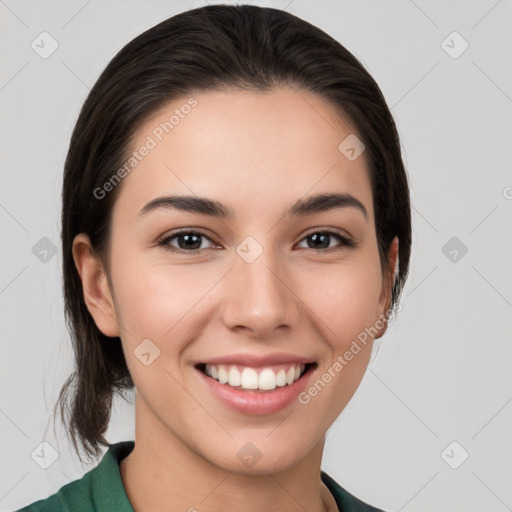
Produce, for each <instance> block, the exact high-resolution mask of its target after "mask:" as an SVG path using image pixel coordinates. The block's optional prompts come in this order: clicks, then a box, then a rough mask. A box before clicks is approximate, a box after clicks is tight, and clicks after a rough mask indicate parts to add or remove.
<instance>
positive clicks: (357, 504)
mask: <svg viewBox="0 0 512 512" xmlns="http://www.w3.org/2000/svg"><path fill="white" fill-rule="evenodd" d="M320 475H321V478H322V482H323V483H324V484H325V485H326V486H327V488H328V489H329V491H331V494H332V495H333V496H334V499H335V500H336V504H337V505H338V509H339V510H340V511H341V512H385V511H384V510H382V509H380V508H375V507H373V506H372V505H368V503H365V502H364V501H361V500H360V499H359V498H356V497H355V496H354V495H352V494H350V493H349V492H348V491H346V490H345V489H343V487H341V485H339V484H338V483H337V482H336V480H334V479H333V478H332V477H330V476H329V475H328V474H327V473H325V472H324V471H321V473H320Z"/></svg>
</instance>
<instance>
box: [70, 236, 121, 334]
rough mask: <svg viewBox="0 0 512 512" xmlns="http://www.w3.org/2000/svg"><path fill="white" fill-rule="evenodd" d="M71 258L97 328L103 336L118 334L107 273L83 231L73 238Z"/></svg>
mask: <svg viewBox="0 0 512 512" xmlns="http://www.w3.org/2000/svg"><path fill="white" fill-rule="evenodd" d="M73 259H74V261H75V266H76V269H77V271H78V274H79V275H80V279H81V281H82V293H83V296H84V301H85V304H86V306H87V309H88V310H89V313H90V314H91V316H92V317H93V319H94V322H95V323H96V325H97V327H98V329H99V330H100V331H101V332H102V333H103V334H104V335H105V336H110V337H115V336H119V334H120V333H119V324H118V321H117V314H116V310H115V306H114V301H113V299H112V294H111V291H110V287H109V284H108V280H107V275H106V273H105V269H104V268H103V264H102V262H101V260H100V258H99V257H98V256H96V255H95V254H94V251H93V249H92V246H91V242H90V239H89V237H88V236H87V235H86V234H85V233H80V234H79V235H77V236H76V237H75V238H74V240H73Z"/></svg>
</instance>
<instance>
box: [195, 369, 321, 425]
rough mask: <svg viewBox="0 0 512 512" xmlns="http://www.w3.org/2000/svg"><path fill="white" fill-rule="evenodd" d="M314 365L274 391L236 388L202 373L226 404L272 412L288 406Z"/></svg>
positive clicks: (247, 410) (246, 410)
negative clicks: (297, 377) (298, 377)
mask: <svg viewBox="0 0 512 512" xmlns="http://www.w3.org/2000/svg"><path fill="white" fill-rule="evenodd" d="M314 369H315V368H314V367H311V368H309V370H308V371H307V372H306V373H305V374H304V375H302V377H301V378H300V379H299V380H296V381H295V382H294V383H293V384H288V385H286V386H281V387H276V389H274V390H272V391H263V392H260V391H253V390H246V391H243V390H241V389H236V388H234V387H232V386H230V385H229V384H221V383H220V382H219V381H218V380H215V379H213V378H212V377H208V376H207V375H205V374H204V373H203V372H202V371H201V370H199V369H197V368H196V371H198V372H199V373H200V375H201V376H202V378H203V380H204V382H205V384H206V385H207V386H208V388H209V389H210V391H211V392H212V393H213V394H214V395H215V396H216V397H217V398H218V399H219V400H220V401H221V402H222V403H224V404H225V405H227V406H228V407H230V408H231V409H234V410H236V411H238V412H242V413H244V414H255V415H264V414H272V413H276V412H278V411H281V410H282V409H285V408H286V407H288V406H289V405H290V404H291V403H292V402H293V401H294V400H295V399H296V398H297V396H298V395H299V394H300V393H301V392H302V391H303V390H304V388H305V387H306V386H307V383H308V381H309V379H310V377H311V374H312V373H313V371H314Z"/></svg>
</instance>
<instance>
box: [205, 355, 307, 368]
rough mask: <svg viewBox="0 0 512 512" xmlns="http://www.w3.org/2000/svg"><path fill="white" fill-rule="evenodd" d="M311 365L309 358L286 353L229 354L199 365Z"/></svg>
mask: <svg viewBox="0 0 512 512" xmlns="http://www.w3.org/2000/svg"><path fill="white" fill-rule="evenodd" d="M285 363H295V364H309V363H314V361H313V360H312V359H310V358H309V357H303V356H298V355H295V354H287V353H284V352H278V353H275V354H268V355H264V356H261V355H256V354H229V355H225V356H219V357H214V358H212V359H207V360H204V361H201V362H200V363H198V364H210V365H217V364H238V365H241V366H251V367H259V366H265V365H273V364H285Z"/></svg>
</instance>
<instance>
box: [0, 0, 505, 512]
mask: <svg viewBox="0 0 512 512" xmlns="http://www.w3.org/2000/svg"><path fill="white" fill-rule="evenodd" d="M210 3H213V2H210ZM227 3H230V2H227ZM247 3H249V2H247ZM252 3H257V4H259V5H267V6H272V7H277V8H281V9H286V10H287V11H289V12H291V13H293V14H296V15H298V16H300V17H302V18H304V19H306V20H308V21H310V22H312V23H313V24H315V25H317V26H319V27H320V28H322V29H323V30H325V31H327V32H328V33H329V34H331V35H332V36H333V37H335V38H336V39H338V40H339V41H340V42H341V43H342V44H343V45H345V46H346V47H347V48H348V49H349V50H350V51H352V52H353V53H354V54H355V55H356V56H357V57H358V58H359V59H361V61H362V62H363V64H364V65H365V66H366V67H367V69H368V70H369V71H370V73H371V74H372V75H373V76H374V78H375V79H376V80H377V82H378V83H379V85H380V87H381V89H382V91H383V93H384V95H385V97H386V100H387V102H388V104H389V106H390V107H391V108H392V113H393V114H394V117H395V120H396V123H397V126H398V129H399V132H400V135H401V137H402V145H403V152H404V160H405V163H406V166H407V168H408V172H409V175H410V179H411V194H412V204H413V235H414V242H413V252H412V262H411V272H410V277H409V280H408V282H407V285H406V287H405V290H404V293H403V295H402V300H401V306H402V309H401V311H400V314H399V316H398V318H397V320H396V321H395V322H394V323H393V324H392V326H391V327H390V329H389V330H388V333H387V334H386V335H385V336H384V337H383V338H382V341H381V344H380V345H376V347H375V351H374V356H376V357H374V359H373V360H372V363H371V365H370V367H369V368H368V371H367V372H366V374H365V377H364V379H363V382H362V384H361V387H360V388H359V389H358V391H357V393H356V395H355V396H354V398H353V400H352V401H351V402H350V404H349V406H348V407H347V409H346V410H345V411H344V412H343V413H342V415H341V416H340V417H339V419H338V420H337V421H336V423H335V424H334V425H333V427H332V428H331V430H330V431H329V432H328V436H327V444H326V450H325V455H324V462H323V469H324V470H325V471H327V472H328V473H329V474H330V475H331V476H332V477H333V478H335V479H336V480H337V481H338V482H339V483H340V484H341V485H343V486H344V487H345V488H346V489H348V490H349V491H350V492H352V493H353V494H355V495H357V496H359V497H360V498H361V499H363V500H365V501H367V502H369V503H371V504H374V505H376V506H380V507H381V508H383V509H384V510H387V511H405V512H412V511H418V512H423V511H425V512H432V511H434V510H435V511H436V512H441V511H450V512H459V511H460V512H462V511H464V512H472V511H474V512H476V511H479V512H480V511H483V510H485V511H486V512H494V511H496V512H501V511H506V510H512V486H511V485H510V482H511V477H512V465H511V460H512V441H511V437H512V436H511V432H512V430H511V426H512V404H511V401H512V377H511V371H510V362H511V360H512V359H511V356H512V344H511V343H510V342H511V341H512V335H511V334H512V328H511V318H512V315H511V313H512V271H511V263H512V258H511V255H512V229H511V224H512V223H511V220H512V166H511V160H512V157H511V152H510V148H511V143H512V139H511V135H512V69H511V62H512V59H511V55H512V3H511V2H510V1H505V0H502V1H496V0H485V1H484V0H482V1H472V2H469V1H467V0H466V1H462V0H460V1H449V2H447V1H425V0H423V1H421V0H415V1H412V0H394V1H340V2H335V1H315V2H307V1H304V0H291V1H290V0H283V1H280V0H275V1H267V2H252ZM200 5H205V2H204V1H203V2H201V1H200V0H198V1H196V2H191V1H169V0H167V1H156V0H151V1H147V2H142V1H123V2H121V1H110V2H106V1H103V2H100V1H98V0H89V1H85V0H76V1H75V0H73V1H65V2H64V1H61V2H57V1H45V2H41V1H32V2H31V1H27V0H25V1H16V2H15V1H14V0H0V23H1V31H0V39H1V44H0V53H1V67H0V109H1V120H2V122H1V127H0V129H1V135H0V143H1V145H2V146H1V153H0V154H1V167H0V173H1V188H0V229H1V237H2V242H1V243H2V246H1V247H2V250H1V251H0V311H1V316H0V332H1V336H2V341H1V343H2V358H1V362H0V365H1V367H0V368H1V372H0V379H1V380H0V393H1V395H0V429H1V433H2V435H1V436H0V461H1V463H0V510H1V511H9V510H13V509H15V508H18V507H20V506H22V505H25V504H28V503H29V502H32V501H34V500H36V499H40V498H44V497H46V496H48V495H49V494H51V493H53V492H55V491H56V490H57V489H59V488H60V487H61V486H62V485H64V484H66V483H67V482H69V481H70V480H74V479H77V478H79V477H81V476H82V474H83V473H84V472H85V471H87V470H88V469H90V468H91V467H93V466H94V465H95V464H93V465H91V466H82V465H81V464H80V463H79V462H78V460H77V458H76V456H74V455H73V453H72V451H71V449H70V446H69V443H68V442H67V440H66V439H65V438H64V431H63V429H62V428H61V426H60V424H57V425H56V429H55V433H54V432H53V423H52V422H51V418H50V412H51V410H52V407H53V405H54V403H55V400H56V397H57V393H58V391H59V389H60V387H61V385H62V383H63V381H64V379H65V378H66V376H67V375H68V374H69V373H70V371H71V369H72V352H71V348H70V345H69V337H68V334H67V331H66V328H65V324H64V317H63V302H62V298H61V270H60V269H61V264H62V256H61V254H60V246H59V229H60V219H59V216H60V189H61V183H62V176H61V175H62V167H63V162H64V158H65V155H66V151H67V144H68V142H69V137H70V135H71V130H72V127H73V124H74V122H75V120H76V117H77V115H78V111H79V108H80V106H81V104H82V103H83V101H84V99H85V97H86V95H87V93H88V90H89V88H90V87H91V86H92V84H93V83H94V82H95V80H96V79H97V77H98V76H99V74H100V73H101V71H102V70H103V69H104V67H105V65H106V64H107V62H108V61H109V60H110V59H111V58H112V57H113V56H114V55H115V53H116V52H117V51H118V50H119V49H120V48H121V47H122V46H124V44H126V43H127V42H128V41H129V40H131V39H132V38H133V37H135V36H136V35H138V34H139V33H141V32H142V31H144V30H146V29H147V28H149V27H151V26H153V25H155V24H156V23H158V22H160V21H162V20H164V19H165V18H167V17H169V16H171V15H173V14H176V13H178V12H180V11H183V10H187V9H190V8H193V7H198V6H200ZM43 31H46V32H48V33H49V34H51V37H52V38H54V39H55V40H56V41H57V43H58V48H57V49H56V50H55V52H54V53H53V54H52V55H50V56H49V57H48V58H46V59H43V58H42V57H41V56H40V55H39V54H38V53H36V51H34V50H33V49H32V47H31V43H32V42H33V41H35V42H36V43H37V42H38V41H40V39H41V38H40V36H39V34H40V33H41V32H43ZM453 31H457V32H458V33H459V34H460V36H461V37H462V38H463V39H461V38H460V37H459V36H456V35H455V36H453V35H452V36H450V37H448V36H449V35H450V34H452V32H453ZM45 37H47V36H45ZM464 40H465V41H467V43H468V44H469V47H468V48H467V50H466V51H464V52H463V53H462V54H461V55H458V53H459V52H460V51H461V50H462V49H463V48H464ZM443 41H445V42H444V43H443ZM39 44H40V45H42V43H39ZM45 48H46V49H48V48H50V41H49V39H46V43H45ZM450 53H451V55H450ZM455 57H456V58H455ZM45 237H46V238H47V239H48V240H47V239H45ZM453 237H455V240H451V239H452V238H453ZM41 239H43V240H41ZM446 244H448V245H446ZM462 244H463V245H462ZM53 245H54V246H56V247H57V252H56V254H54V255H53V254H52V252H51V248H52V246H53ZM464 246H465V247H467V253H465V254H463V247H464ZM454 250H455V251H457V253H456V254H455V252H453V251H454ZM44 251H49V252H46V253H45V252H44ZM131 399H132V401H133V396H131ZM133 435H134V426H133V406H132V405H130V404H126V403H124V402H123V401H117V402H116V404H115V410H114V416H113V418H112V422H111V425H110V429H109V432H108V435H107V438H108V439H109V441H110V442H117V441H120V440H125V439H133ZM43 441H46V442H48V443H49V444H50V445H51V446H53V447H54V448H55V450H57V452H58V458H57V460H55V462H53V463H52V464H50V465H49V467H47V469H44V468H42V467H40V465H41V464H42V462H41V460H40V459H38V457H37V454H38V453H42V452H41V450H42V448H41V443H42V442H43ZM454 441H455V442H456V443H457V444H455V445H451V443H452V442H454ZM449 445H451V446H449ZM447 447H448V449H447V450H445V449H446V448H447ZM466 452H467V453H468V454H469V456H468V458H467V460H465V461H464V462H463V463H462V464H460V463H461V461H462V460H463V456H464V455H465V453H466ZM44 453H45V454H46V455H45V456H46V457H47V458H44V460H46V461H47V463H49V462H51V454H52V450H51V449H50V448H48V447H47V451H45V452H44ZM443 454H444V455H443ZM449 464H451V466H457V465H459V464H460V465H459V467H458V468H457V469H454V468H453V467H451V466H450V465H449ZM43 465H44V464H43Z"/></svg>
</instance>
